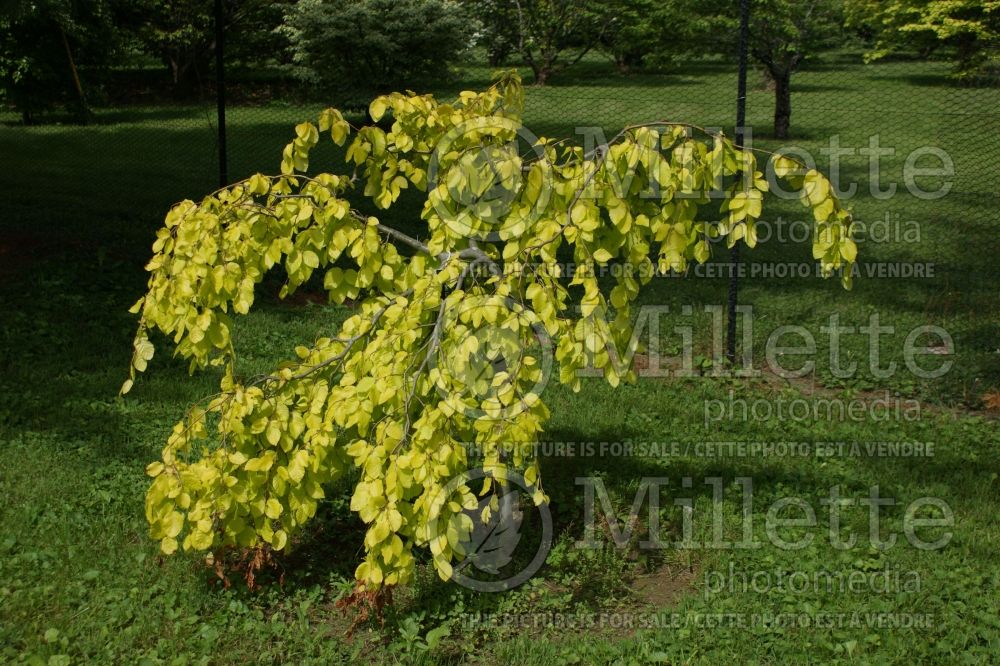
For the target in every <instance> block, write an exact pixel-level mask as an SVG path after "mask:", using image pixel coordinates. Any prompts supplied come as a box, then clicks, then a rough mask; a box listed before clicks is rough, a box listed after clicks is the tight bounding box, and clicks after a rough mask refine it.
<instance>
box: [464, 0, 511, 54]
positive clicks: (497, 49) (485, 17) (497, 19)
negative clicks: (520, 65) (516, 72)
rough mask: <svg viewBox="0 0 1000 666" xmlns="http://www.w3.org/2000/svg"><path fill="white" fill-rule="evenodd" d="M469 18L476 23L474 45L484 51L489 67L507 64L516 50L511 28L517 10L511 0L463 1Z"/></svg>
mask: <svg viewBox="0 0 1000 666" xmlns="http://www.w3.org/2000/svg"><path fill="white" fill-rule="evenodd" d="M463 4H464V5H465V7H466V11H467V13H468V15H469V16H472V17H475V19H476V20H477V21H478V25H477V26H476V44H477V45H479V46H482V47H483V48H484V49H485V50H486V60H487V62H488V63H489V65H490V66H491V67H498V66H500V65H504V64H506V63H507V61H508V58H510V55H511V54H512V53H514V52H516V50H517V33H516V31H515V30H513V29H512V26H513V25H514V24H515V21H517V8H516V7H515V6H514V3H513V2H511V0H464V3H463Z"/></svg>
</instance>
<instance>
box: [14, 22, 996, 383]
mask: <svg viewBox="0 0 1000 666" xmlns="http://www.w3.org/2000/svg"><path fill="white" fill-rule="evenodd" d="M736 38H737V36H736V35H733V41H734V42H735V41H736ZM517 64H518V63H516V62H514V63H511V65H513V66H517ZM236 65H237V64H236V63H232V67H229V64H228V63H227V69H229V71H227V77H226V84H225V91H226V99H227V103H226V106H225V118H226V133H225V145H226V157H227V160H226V161H227V166H228V169H227V176H228V179H229V180H230V181H233V180H237V179H240V178H243V177H246V176H248V175H250V174H252V173H254V172H257V171H261V172H270V173H273V172H276V171H277V169H278V164H279V161H280V154H281V149H282V148H283V146H284V145H285V144H286V143H287V142H288V141H289V140H290V139H291V138H292V136H293V129H292V128H293V126H294V125H295V124H296V123H298V122H301V121H302V120H306V119H312V120H315V118H316V116H317V114H318V112H319V111H320V110H321V109H322V108H324V107H326V106H338V107H346V108H347V110H348V111H349V112H350V113H352V114H353V115H354V119H355V120H358V121H361V120H363V118H364V114H365V111H364V109H365V103H364V100H365V98H366V96H365V95H364V94H362V93H355V94H341V95H337V96H332V97H328V96H323V95H317V94H315V93H313V92H312V91H310V90H308V89H306V88H304V87H302V86H298V85H296V84H295V82H294V81H293V80H291V79H289V78H287V77H286V76H282V75H274V74H271V73H261V72H253V71H245V70H241V69H240V68H239V67H237V66H236ZM522 72H525V78H526V79H527V80H528V83H529V84H530V74H528V70H527V69H522ZM490 78H491V68H490V67H488V66H486V65H485V56H482V57H479V58H475V57H473V58H471V59H470V61H469V62H467V63H465V64H463V65H461V66H459V67H458V68H457V72H456V74H455V76H454V78H453V79H452V80H449V81H446V82H442V83H441V84H440V85H439V86H437V88H438V89H436V90H431V91H429V92H433V93H435V94H437V95H439V96H449V95H454V94H456V93H457V92H458V91H460V90H462V89H478V88H483V87H485V86H487V85H489V82H490ZM123 81H125V79H123ZM161 83H163V84H165V83H166V81H162V82H161V81H158V80H141V79H140V80H138V81H136V80H132V79H128V81H127V85H128V86H129V94H128V95H111V96H109V101H108V103H107V104H106V105H104V106H101V107H98V108H96V109H95V117H96V122H95V123H94V124H92V125H89V126H83V127H81V126H73V125H68V124H66V125H63V124H58V123H53V124H48V125H42V126H38V127H21V126H19V125H18V118H17V116H16V115H15V114H14V113H13V112H6V111H5V112H2V113H0V121H2V123H3V124H2V129H0V146H2V148H3V150H4V152H5V153H7V155H8V156H9V157H10V163H9V166H8V168H10V169H11V171H10V172H9V174H8V176H7V177H5V178H4V182H5V187H4V189H5V190H7V191H6V192H5V193H4V196H5V198H6V200H7V207H8V210H9V211H10V212H9V214H8V215H7V216H6V217H7V220H6V222H5V223H6V225H7V229H8V232H13V231H17V230H18V229H19V228H29V227H32V226H34V225H38V224H40V223H41V221H40V219H39V217H38V215H37V214H36V208H37V206H38V203H37V196H38V190H37V188H33V187H31V186H29V185H28V183H29V182H35V181H37V180H39V179H45V178H46V177H54V178H56V179H57V181H58V182H60V183H61V184H60V186H59V187H58V188H56V190H57V191H56V192H55V193H53V194H51V196H52V197H54V199H52V200H51V201H50V205H49V207H48V209H47V213H46V214H45V215H44V216H43V217H44V220H46V223H48V224H53V225H56V226H59V227H62V228H67V229H69V228H72V226H73V225H72V219H73V211H71V210H68V209H60V208H59V206H60V196H61V195H60V193H59V192H60V191H62V192H64V193H73V192H74V190H75V188H83V187H84V185H83V184H82V183H83V181H84V180H85V179H84V178H82V177H81V174H82V173H84V172H86V173H88V174H91V175H90V176H88V178H89V179H90V180H93V179H95V178H96V179H97V180H98V181H99V183H100V186H101V187H102V188H105V189H106V191H108V192H113V193H114V195H115V196H114V197H94V198H93V199H92V201H93V205H94V206H95V207H96V209H95V210H94V211H92V212H93V213H95V214H98V215H107V216H120V217H122V218H123V219H126V218H127V219H128V220H129V223H130V225H132V226H131V227H130V229H129V230H128V231H127V232H126V233H131V234H133V235H134V236H135V237H141V238H144V239H148V238H149V237H151V233H152V230H153V229H154V228H155V226H156V224H157V223H158V222H159V220H160V219H162V214H163V213H164V212H165V211H166V209H167V207H168V206H169V205H170V204H171V203H173V202H174V201H177V200H179V199H181V198H189V197H190V198H196V197H198V196H200V195H202V194H204V193H205V192H207V191H210V190H211V189H214V187H215V186H216V185H217V184H218V181H219V164H220V150H219V148H220V133H219V131H218V130H219V128H218V124H217V115H216V104H217V92H218V91H217V90H216V88H215V86H214V84H213V82H212V81H211V80H210V79H207V80H206V81H204V83H203V85H202V86H201V87H200V88H199V90H198V91H197V92H196V94H194V95H190V96H188V98H187V99H185V100H184V101H182V102H177V101H172V100H171V99H170V95H169V94H167V93H166V92H165V90H162V89H159V88H158V86H159V85H160V84H161ZM123 85H125V84H123ZM736 89H737V63H736V59H735V58H732V59H726V58H706V59H699V60H690V61H675V62H673V63H672V64H671V65H670V66H668V67H666V68H665V69H663V70H662V71H656V72H635V73H631V74H623V73H621V72H619V71H618V69H616V67H615V66H614V64H613V63H612V62H610V61H609V60H607V59H604V58H602V57H601V56H599V55H593V56H590V57H588V58H585V59H584V60H582V61H581V62H579V63H577V64H576V65H574V66H573V67H571V68H569V69H567V70H565V71H563V72H561V73H559V74H558V75H556V76H554V77H553V78H552V79H551V80H550V82H549V83H548V84H547V85H545V86H543V87H535V86H530V85H529V87H528V89H527V101H526V115H525V125H526V126H527V127H528V128H529V129H530V130H531V131H532V132H534V133H535V134H536V135H538V136H549V137H563V136H569V137H574V135H575V137H576V138H577V139H578V140H582V138H583V137H582V133H585V132H595V131H598V130H599V131H601V132H603V133H604V135H605V136H607V137H610V136H612V135H613V133H615V132H617V131H618V130H620V129H621V128H622V127H625V126H627V125H630V124H634V123H641V122H647V121H653V120H661V119H666V120H675V121H681V122H691V123H696V124H699V125H702V126H705V127H714V128H719V129H722V130H724V131H726V132H727V133H728V134H730V135H731V134H732V132H733V131H734V127H733V125H734V118H735V98H736ZM791 90H792V94H791V103H792V113H791V131H790V136H789V138H788V139H787V140H777V139H775V138H773V132H772V117H773V113H774V105H775V94H774V91H773V89H772V85H771V84H770V82H769V81H768V78H767V77H766V76H765V75H764V73H763V71H762V70H759V69H756V68H754V67H753V66H751V71H750V73H749V94H748V98H747V129H748V134H749V135H750V136H752V141H753V143H754V145H755V146H758V147H763V148H767V149H789V148H791V149H794V150H799V151H804V152H803V153H802V154H803V155H808V156H810V157H811V158H813V159H815V160H816V163H817V167H818V168H820V169H821V170H824V171H826V172H828V173H829V172H833V173H834V175H835V177H838V180H839V181H840V185H841V187H842V189H844V190H845V196H846V198H847V199H848V200H849V203H850V204H851V206H852V207H853V208H854V212H855V217H856V219H858V220H859V221H861V222H862V223H863V224H864V225H865V227H866V232H867V233H868V237H867V238H866V239H865V241H866V242H865V243H864V244H863V245H862V259H863V262H862V264H861V266H860V270H861V271H862V274H861V276H860V277H861V278H866V277H871V278H886V279H885V280H872V281H870V286H868V287H862V289H871V290H873V291H881V292H883V293H882V295H878V294H872V295H870V297H869V301H868V302H869V303H876V304H877V303H878V302H879V301H880V299H885V300H886V301H888V300H889V299H894V301H895V302H896V306H897V307H902V311H905V312H907V313H908V315H907V316H906V317H905V318H906V319H907V321H912V322H914V323H919V322H925V323H935V324H941V325H944V326H946V327H949V330H951V331H954V332H955V333H956V335H957V336H959V337H961V338H962V343H963V344H964V345H966V348H967V349H968V350H969V354H970V356H969V358H970V359H971V361H972V362H971V363H970V364H968V365H967V373H966V375H963V376H962V377H961V378H960V379H961V381H959V382H958V383H957V384H956V385H955V386H954V387H952V388H951V389H949V390H953V391H954V392H955V393H956V395H958V396H959V397H960V394H962V393H963V392H967V391H969V390H970V386H972V385H974V384H976V382H980V384H981V385H982V384H983V381H982V377H989V376H993V377H997V376H1000V361H998V354H997V347H998V346H1000V343H997V341H996V336H995V333H996V321H997V320H998V318H1000V304H998V299H997V289H996V282H995V280H996V277H997V269H996V263H995V262H996V256H997V252H996V250H998V249H1000V243H998V242H997V240H996V236H997V231H998V228H1000V111H998V109H1000V81H997V80H980V81H976V82H975V83H974V84H962V83H959V82H957V81H956V80H955V79H954V78H953V77H952V76H951V65H950V63H948V62H946V61H939V60H921V59H917V58H904V57H897V58H895V59H886V60H883V61H879V62H876V63H871V64H866V63H865V61H864V58H863V50H862V49H854V50H849V49H848V50H833V51H825V52H822V53H819V54H817V55H816V56H815V57H812V58H809V59H808V60H806V61H805V62H804V64H803V65H802V66H801V68H800V69H799V70H798V71H796V72H795V73H794V75H793V77H792V82H791ZM581 128H589V129H581ZM331 150H332V149H331ZM52 155H59V156H60V157H59V159H58V160H55V159H53V158H51V157H49V156H52ZM324 155H326V157H324ZM332 155H333V154H332V153H325V154H324V153H319V154H318V157H319V160H320V163H319V164H318V165H317V166H318V167H319V168H323V164H322V160H323V159H331V158H332ZM328 164H329V166H330V168H331V169H332V168H335V165H334V164H333V163H332V162H331V163H328ZM838 165H839V167H838ZM914 174H916V175H914ZM928 192H931V193H933V194H931V195H928V194H927V193H928ZM76 194H78V195H81V196H82V198H83V199H86V198H87V197H86V196H83V195H82V193H80V192H77V193H76ZM74 201H75V199H74ZM792 204H794V202H783V203H781V204H779V205H778V206H777V207H776V208H775V209H774V210H775V215H776V216H777V217H775V218H774V219H771V220H765V221H766V222H770V223H771V227H770V229H769V233H770V235H771V236H777V235H778V234H780V233H783V232H784V233H785V234H786V236H788V238H787V240H788V243H784V244H783V243H776V244H775V247H774V248H768V247H765V248H764V249H762V250H761V251H760V252H756V253H750V254H745V255H744V264H745V267H744V271H745V275H746V277H747V279H748V283H747V285H748V287H747V291H745V292H744V293H743V294H741V302H745V303H748V304H753V303H754V302H755V299H759V298H760V297H761V293H762V290H763V289H764V288H765V287H764V286H763V285H764V281H763V280H764V279H766V278H769V277H781V276H779V275H775V272H776V271H777V270H779V269H777V268H773V266H777V265H779V264H780V262H781V261H791V259H789V258H790V257H793V256H794V257H797V258H798V259H799V260H808V259H810V256H809V250H808V243H807V242H805V239H802V238H798V237H797V236H795V235H793V234H794V230H795V228H796V222H797V221H800V218H801V216H802V209H801V208H799V207H797V206H796V205H792ZM74 205H75V204H74ZM783 224H784V225H785V227H786V228H785V229H784V230H783V229H782V225H783ZM779 240H780V239H779ZM765 246H767V244H766V243H765ZM787 246H792V247H793V248H794V249H791V248H789V247H787ZM795 253H797V254H795ZM717 254H718V257H717V258H721V259H723V260H724V259H725V254H724V253H717ZM758 265H759V266H765V267H764V268H760V269H756V268H754V267H755V266H758ZM767 265H771V266H772V268H770V269H769V268H766V266H767ZM780 270H784V269H780ZM864 271H871V274H865V273H864ZM756 278H760V281H759V284H758V280H756ZM806 282H807V281H804V280H803V281H798V282H796V281H794V280H789V281H785V282H781V283H780V285H779V286H776V287H773V289H777V290H778V296H775V297H773V298H771V299H770V301H769V303H770V306H769V307H770V308H771V309H772V310H773V311H775V312H778V311H781V310H782V308H791V309H792V310H793V311H794V312H796V314H797V315H798V316H802V317H805V318H808V317H809V312H808V311H807V309H806V307H805V306H800V305H797V303H798V302H799V301H797V300H796V299H797V298H799V295H800V291H799V290H801V289H806V287H803V286H802V285H803V284H805V283H806ZM862 282H863V280H862ZM673 284H674V283H671V285H673ZM768 288H772V287H768ZM671 289H673V287H671ZM685 289H687V291H685V292H684V293H685V298H686V299H688V300H691V299H694V298H698V299H702V300H703V301H706V302H716V303H721V302H724V300H725V281H724V279H721V278H720V279H716V280H714V281H712V280H707V281H706V286H699V285H695V286H692V287H685ZM671 293H673V292H669V290H667V289H664V290H663V291H662V293H658V295H657V296H656V297H657V298H659V299H660V300H661V301H665V302H668V303H669V302H671V300H670V299H671V298H672V296H671V295H670V294H671ZM801 300H802V301H803V302H812V301H810V300H809V299H801ZM678 303H679V302H678ZM900 303H902V305H901V306H900ZM989 383H990V382H989V381H986V382H985V384H989Z"/></svg>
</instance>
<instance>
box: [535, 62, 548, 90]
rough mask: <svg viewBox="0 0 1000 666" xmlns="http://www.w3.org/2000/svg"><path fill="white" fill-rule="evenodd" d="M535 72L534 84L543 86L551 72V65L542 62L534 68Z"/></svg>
mask: <svg viewBox="0 0 1000 666" xmlns="http://www.w3.org/2000/svg"><path fill="white" fill-rule="evenodd" d="M534 73H535V85H536V86H544V85H545V83H546V82H547V81H548V80H549V75H550V74H551V73H552V67H551V66H550V65H549V64H548V63H543V64H541V65H539V66H538V67H535V68H534Z"/></svg>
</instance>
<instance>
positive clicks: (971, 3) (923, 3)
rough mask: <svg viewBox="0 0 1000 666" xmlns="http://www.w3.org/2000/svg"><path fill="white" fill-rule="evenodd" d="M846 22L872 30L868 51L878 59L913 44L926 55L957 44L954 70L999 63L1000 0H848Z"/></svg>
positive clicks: (971, 71)
mask: <svg viewBox="0 0 1000 666" xmlns="http://www.w3.org/2000/svg"><path fill="white" fill-rule="evenodd" d="M846 16H847V24H848V25H849V26H850V27H853V28H856V29H858V30H860V31H862V32H863V33H864V34H866V35H870V36H871V37H872V38H873V40H874V42H875V46H874V49H873V50H872V51H870V52H869V53H868V54H866V57H867V59H868V60H877V59H879V58H883V57H885V56H887V55H889V54H890V53H894V52H898V51H900V50H904V49H914V50H916V51H917V52H918V53H919V54H921V55H922V56H924V57H926V56H928V55H930V54H931V53H932V52H934V51H936V50H939V49H949V48H950V49H953V53H954V56H953V57H954V59H955V61H956V74H957V75H958V76H959V77H960V78H971V77H975V76H978V75H980V74H983V73H985V72H988V71H989V70H990V69H996V68H997V66H998V62H1000V56H998V48H1000V2H997V1H996V0H987V1H983V0H896V1H895V2H876V1H874V0H847V2H846Z"/></svg>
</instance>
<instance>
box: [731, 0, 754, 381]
mask: <svg viewBox="0 0 1000 666" xmlns="http://www.w3.org/2000/svg"><path fill="white" fill-rule="evenodd" d="M749 42H750V0H740V64H739V74H738V76H737V82H736V145H737V146H743V128H744V126H745V125H746V120H747V51H748V49H749ZM729 264H730V265H729V270H730V273H729V296H728V303H727V306H728V307H727V308H726V310H727V322H726V323H727V328H726V358H727V359H728V360H729V363H730V364H735V363H736V304H737V301H738V295H739V266H740V245H739V243H736V244H735V245H733V249H732V250H730V251H729Z"/></svg>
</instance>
